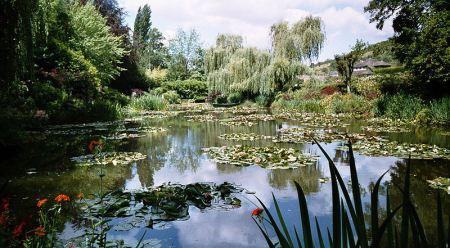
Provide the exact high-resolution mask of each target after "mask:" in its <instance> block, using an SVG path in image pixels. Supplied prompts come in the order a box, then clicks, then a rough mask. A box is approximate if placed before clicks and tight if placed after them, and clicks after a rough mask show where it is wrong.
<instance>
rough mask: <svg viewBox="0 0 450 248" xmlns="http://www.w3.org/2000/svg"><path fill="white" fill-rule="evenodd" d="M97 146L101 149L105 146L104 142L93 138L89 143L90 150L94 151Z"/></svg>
mask: <svg viewBox="0 0 450 248" xmlns="http://www.w3.org/2000/svg"><path fill="white" fill-rule="evenodd" d="M97 147H98V148H99V149H101V148H102V147H103V143H102V142H101V141H98V140H93V141H91V142H89V145H88V149H89V152H94V151H95V148H97Z"/></svg>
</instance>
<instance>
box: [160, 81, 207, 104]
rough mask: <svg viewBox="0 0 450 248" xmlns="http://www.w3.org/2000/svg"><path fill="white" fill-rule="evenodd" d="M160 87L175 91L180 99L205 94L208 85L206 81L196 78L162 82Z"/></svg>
mask: <svg viewBox="0 0 450 248" xmlns="http://www.w3.org/2000/svg"><path fill="white" fill-rule="evenodd" d="M161 87H163V88H165V89H167V90H173V91H176V92H177V93H178V94H179V95H180V97H181V98H182V99H194V98H195V97H196V96H205V97H206V96H207V95H208V86H207V85H206V82H202V81H197V80H184V81H170V82H163V83H162V84H161Z"/></svg>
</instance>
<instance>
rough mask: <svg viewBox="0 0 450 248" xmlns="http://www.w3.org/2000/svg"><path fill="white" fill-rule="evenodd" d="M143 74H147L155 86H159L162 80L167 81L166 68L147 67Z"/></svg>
mask: <svg viewBox="0 0 450 248" xmlns="http://www.w3.org/2000/svg"><path fill="white" fill-rule="evenodd" d="M145 75H147V77H148V78H150V80H152V81H153V82H154V83H155V85H157V86H160V85H161V84H162V83H163V82H165V81H167V69H160V68H155V69H153V70H150V69H149V70H147V71H146V72H145Z"/></svg>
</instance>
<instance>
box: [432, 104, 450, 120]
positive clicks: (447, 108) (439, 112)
mask: <svg viewBox="0 0 450 248" xmlns="http://www.w3.org/2000/svg"><path fill="white" fill-rule="evenodd" d="M429 108H430V112H431V118H432V121H433V122H435V123H439V124H449V123H450V97H444V98H441V99H437V100H433V101H432V102H431V103H430V106H429Z"/></svg>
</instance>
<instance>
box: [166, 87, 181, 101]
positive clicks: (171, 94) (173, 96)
mask: <svg viewBox="0 0 450 248" xmlns="http://www.w3.org/2000/svg"><path fill="white" fill-rule="evenodd" d="M162 98H164V99H165V100H166V101H167V102H169V103H170V104H178V103H181V98H180V96H179V95H178V93H177V92H176V91H173V90H171V91H167V92H166V93H164V94H162Z"/></svg>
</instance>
